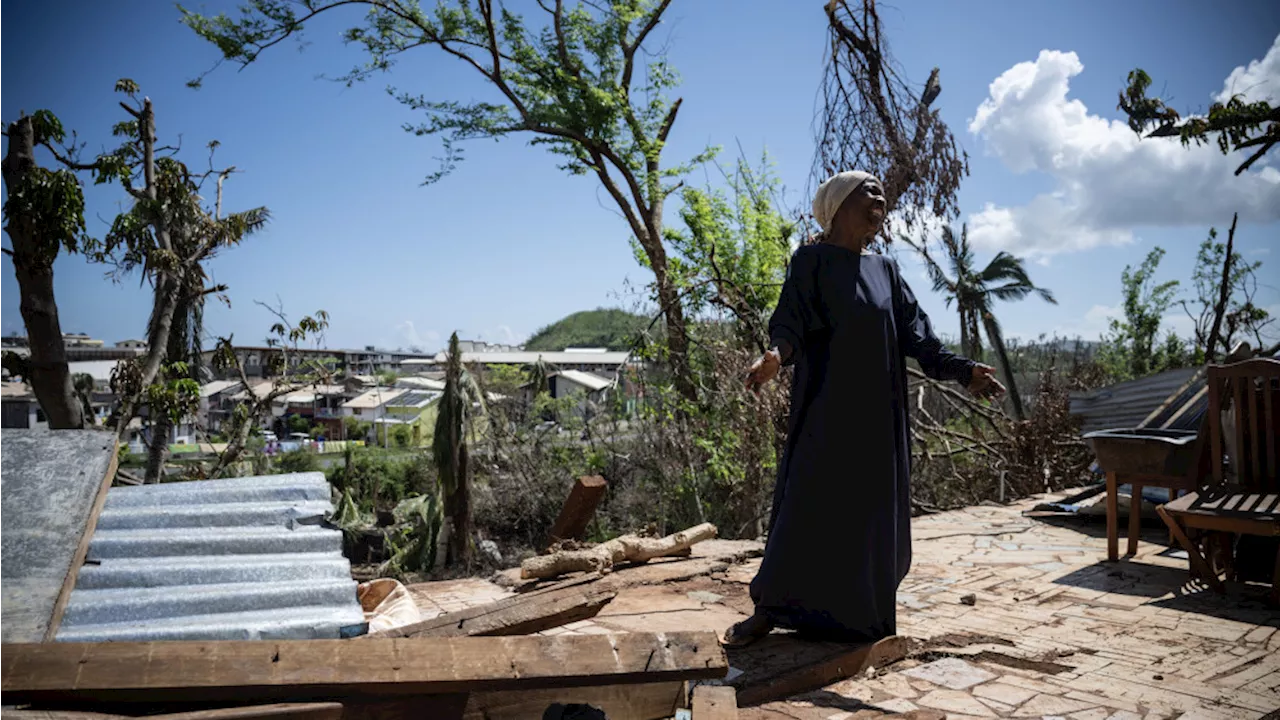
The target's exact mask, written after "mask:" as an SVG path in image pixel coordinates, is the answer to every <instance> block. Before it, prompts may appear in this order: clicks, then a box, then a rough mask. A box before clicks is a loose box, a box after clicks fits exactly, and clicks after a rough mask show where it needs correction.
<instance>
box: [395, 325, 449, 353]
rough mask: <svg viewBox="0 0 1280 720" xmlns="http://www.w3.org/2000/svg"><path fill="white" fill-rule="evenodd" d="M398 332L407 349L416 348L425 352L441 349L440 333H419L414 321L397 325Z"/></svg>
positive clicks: (428, 331) (429, 331)
mask: <svg viewBox="0 0 1280 720" xmlns="http://www.w3.org/2000/svg"><path fill="white" fill-rule="evenodd" d="M396 332H397V333H398V334H399V337H400V340H401V341H402V342H403V344H404V346H405V347H416V348H418V349H420V350H422V351H424V352H431V351H432V350H438V349H440V333H438V332H436V331H435V330H427V331H425V332H422V333H419V332H418V329H417V328H416V327H415V326H414V324H413V321H412V320H405V321H404V322H401V323H399V324H398V325H396Z"/></svg>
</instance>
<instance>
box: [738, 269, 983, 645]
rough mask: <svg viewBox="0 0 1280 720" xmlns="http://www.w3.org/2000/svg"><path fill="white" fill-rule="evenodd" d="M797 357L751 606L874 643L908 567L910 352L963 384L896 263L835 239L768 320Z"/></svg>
mask: <svg viewBox="0 0 1280 720" xmlns="http://www.w3.org/2000/svg"><path fill="white" fill-rule="evenodd" d="M769 333H770V336H771V338H772V340H773V342H774V343H780V342H782V341H785V343H786V344H787V345H789V346H790V347H791V348H792V352H791V354H790V356H789V357H788V358H786V362H787V363H788V364H794V365H795V377H794V381H793V384H792V391H791V415H790V419H789V424H788V433H787V445H786V451H785V453H784V455H783V458H782V462H781V466H780V468H779V471H778V482H777V486H776V489H775V490H774V499H773V515H772V517H771V519H770V531H769V539H768V543H767V544H766V545H765V552H764V559H763V561H762V563H761V565H760V572H759V574H758V575H757V576H756V578H755V580H754V581H753V582H752V583H751V598H752V600H753V601H754V602H755V604H756V608H757V611H763V612H764V613H766V614H767V615H768V616H769V617H770V618H771V619H772V620H773V621H774V623H775V624H777V625H779V626H781V627H790V628H795V629H797V630H801V631H811V632H815V633H819V634H821V635H823V636H825V637H829V638H839V639H845V640H849V641H871V640H877V639H880V638H882V637H886V636H889V635H892V634H894V633H895V632H896V622H895V596H896V594H897V589H898V585H899V584H900V583H901V582H902V579H903V577H905V576H906V574H907V570H908V568H909V567H910V566H911V487H910V477H911V438H910V434H909V429H908V425H907V372H906V359H905V358H906V357H912V358H915V359H916V360H917V361H918V362H919V363H920V367H921V368H922V369H923V370H924V372H925V374H927V375H928V376H930V377H932V378H935V379H939V380H954V381H957V382H961V383H966V384H967V383H968V381H969V379H970V377H971V375H972V372H973V362H972V361H970V360H967V359H965V358H962V357H959V356H957V355H954V354H952V353H950V352H948V351H947V350H946V349H945V348H944V347H943V345H942V343H941V342H940V341H939V340H938V338H937V337H936V336H935V335H934V333H933V329H932V328H931V327H930V325H929V318H928V317H927V316H926V315H925V313H924V311H923V310H921V309H920V307H919V305H918V304H917V303H916V298H915V296H914V295H913V294H912V293H911V290H910V288H908V287H907V284H906V283H905V282H904V281H903V280H902V276H901V274H900V272H899V270H898V266H897V264H896V263H895V262H894V261H892V260H890V259H888V258H886V257H883V256H880V255H868V254H859V253H857V252H853V251H851V250H847V249H845V248H842V247H839V246H836V245H828V244H818V245H810V246H806V247H802V248H800V249H799V250H798V251H797V252H796V254H795V256H794V257H793V258H792V262H791V267H790V269H789V271H788V275H787V279H786V282H785V284H784V286H783V289H782V297H781V298H780V299H779V301H778V307H777V309H776V310H775V311H774V313H773V317H772V318H771V319H770V321H769Z"/></svg>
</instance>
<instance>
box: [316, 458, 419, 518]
mask: <svg viewBox="0 0 1280 720" xmlns="http://www.w3.org/2000/svg"><path fill="white" fill-rule="evenodd" d="M397 455H398V456H399V458H401V459H397V457H395V456H392V455H389V454H388V453H386V452H384V451H382V450H379V449H376V448H375V449H370V448H356V447H352V446H347V449H346V450H345V451H344V458H343V459H344V462H343V464H342V465H340V466H335V467H331V468H329V470H328V471H327V472H326V477H327V478H328V480H329V483H330V484H331V485H333V487H334V488H336V489H337V490H338V491H339V492H341V493H344V494H345V495H346V496H348V497H349V498H350V499H351V501H352V502H353V503H355V505H356V506H357V508H358V509H359V511H360V512H362V513H366V512H367V513H371V512H373V511H374V510H375V509H379V510H385V509H388V508H391V507H394V506H395V504H396V503H398V502H400V501H401V500H403V499H405V498H406V497H409V496H411V495H422V494H427V493H430V492H435V486H436V474H435V470H434V468H432V466H431V463H430V460H429V459H428V458H427V456H426V455H424V454H421V453H413V454H411V455H410V456H409V457H407V458H405V456H404V453H398V454H397Z"/></svg>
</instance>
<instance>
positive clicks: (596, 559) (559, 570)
mask: <svg viewBox="0 0 1280 720" xmlns="http://www.w3.org/2000/svg"><path fill="white" fill-rule="evenodd" d="M716 532H717V531H716V526H715V525H712V524H711V523H702V524H701V525H695V526H694V527H691V528H689V529H687V530H681V531H680V532H678V533H672V534H671V535H668V536H666V537H661V538H642V537H637V536H635V535H623V536H622V537H620V538H615V539H613V540H610V541H608V542H605V543H600V544H599V545H597V546H595V547H593V548H589V549H587V550H561V551H558V552H553V553H551V554H549V555H540V556H538V557H532V558H529V559H528V560H525V561H524V562H522V563H520V577H522V578H526V579H528V578H550V577H556V576H558V575H564V574H566V573H571V572H606V571H608V570H609V569H611V568H612V567H613V566H614V565H615V564H617V563H621V562H638V563H642V562H648V561H650V560H653V559H654V558H660V557H666V556H670V555H674V554H676V553H680V552H683V551H685V550H687V549H688V548H690V547H692V546H693V545H694V544H695V543H699V542H702V541H703V540H710V539H711V538H713V537H715V536H716Z"/></svg>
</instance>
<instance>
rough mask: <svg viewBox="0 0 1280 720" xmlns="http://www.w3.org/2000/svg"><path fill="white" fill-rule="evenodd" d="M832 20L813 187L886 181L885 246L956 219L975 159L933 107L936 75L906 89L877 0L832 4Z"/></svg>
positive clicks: (935, 72)
mask: <svg viewBox="0 0 1280 720" xmlns="http://www.w3.org/2000/svg"><path fill="white" fill-rule="evenodd" d="M826 13H827V21H828V25H829V28H830V37H831V52H830V54H829V55H828V57H827V63H826V69H825V71H824V72H825V77H824V80H823V84H822V106H821V108H820V109H819V114H818V116H817V117H816V118H815V120H814V125H815V126H816V128H817V138H816V140H817V144H818V151H817V155H816V157H815V159H814V163H813V179H814V181H817V182H821V181H822V180H823V179H825V178H827V177H829V176H831V175H833V174H835V173H837V172H842V171H845V170H864V171H866V172H869V173H871V174H872V175H875V176H876V177H878V178H880V180H881V182H883V183H884V192H885V199H886V200H887V201H888V213H887V215H886V219H885V223H884V227H883V228H882V230H881V234H880V237H881V238H882V239H883V240H884V241H885V242H886V243H889V242H892V239H893V237H894V236H895V235H896V234H899V233H901V232H904V231H905V232H908V233H909V232H910V231H911V230H912V229H913V227H914V226H916V225H917V224H919V223H922V222H925V221H927V220H929V219H931V218H935V217H936V218H938V219H943V220H947V219H951V218H954V217H955V216H956V215H957V214H958V213H959V208H958V207H957V203H956V192H957V191H958V190H959V188H960V181H961V180H962V179H963V178H964V176H965V175H968V174H969V158H968V155H967V154H966V153H964V152H962V151H961V150H960V149H959V147H958V146H957V145H956V140H955V137H953V136H952V134H951V130H950V129H949V128H948V127H947V125H946V123H944V122H943V121H942V117H941V115H940V114H939V112H938V110H937V109H935V108H934V107H933V103H934V101H935V100H937V98H938V95H939V94H940V93H941V92H942V84H941V82H940V81H939V78H938V74H939V71H938V68H934V69H933V72H931V73H930V74H929V80H928V82H926V83H925V86H924V88H922V89H920V90H919V91H917V90H916V89H914V88H912V87H911V86H910V85H908V83H907V81H906V80H905V79H904V78H903V77H902V73H901V70H900V69H899V68H898V66H897V64H896V63H895V62H894V60H893V57H892V55H890V53H889V44H888V41H887V40H886V39H885V38H884V36H883V31H882V27H881V22H880V15H879V14H878V13H877V10H876V2H875V0H860V1H859V0H830V1H829V2H828V3H827V5H826Z"/></svg>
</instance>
